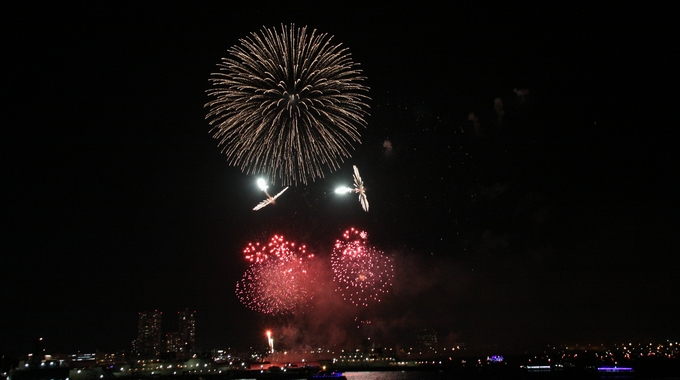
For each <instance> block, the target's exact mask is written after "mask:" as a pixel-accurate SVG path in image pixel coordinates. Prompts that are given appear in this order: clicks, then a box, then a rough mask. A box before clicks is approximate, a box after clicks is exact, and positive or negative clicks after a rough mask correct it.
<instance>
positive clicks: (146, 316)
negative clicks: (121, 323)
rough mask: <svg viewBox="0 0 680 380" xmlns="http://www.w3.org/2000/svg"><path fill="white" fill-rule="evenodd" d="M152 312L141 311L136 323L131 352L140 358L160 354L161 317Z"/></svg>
mask: <svg viewBox="0 0 680 380" xmlns="http://www.w3.org/2000/svg"><path fill="white" fill-rule="evenodd" d="M162 314H163V313H160V312H158V310H154V311H142V312H140V313H139V320H138V321H137V339H135V341H134V342H133V351H134V353H135V354H137V355H140V356H156V355H159V354H160V352H161V343H162V340H161V315H162Z"/></svg>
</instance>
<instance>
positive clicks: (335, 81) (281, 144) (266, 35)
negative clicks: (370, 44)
mask: <svg viewBox="0 0 680 380" xmlns="http://www.w3.org/2000/svg"><path fill="white" fill-rule="evenodd" d="M332 39H333V37H332V36H329V35H327V34H321V33H317V31H316V30H313V31H311V33H310V32H308V31H307V28H306V27H303V28H297V27H296V26H295V25H294V24H293V25H290V26H288V25H282V27H281V30H280V31H278V30H275V29H267V28H263V29H262V30H261V31H260V33H259V34H258V33H251V35H250V36H249V37H246V38H244V39H241V40H240V44H239V45H236V46H233V47H232V48H231V49H230V50H229V53H230V57H229V58H222V62H221V63H220V64H218V67H219V69H220V70H219V72H217V73H213V74H212V77H211V79H210V81H211V82H212V84H213V88H211V89H209V90H208V91H207V92H208V95H209V96H210V97H213V98H214V99H213V100H211V101H210V102H208V103H207V104H206V107H208V108H209V112H208V114H207V116H206V118H207V119H209V120H210V125H211V126H212V127H213V128H212V132H213V133H214V134H213V136H214V137H215V138H216V139H218V140H219V144H220V145H221V146H222V147H223V149H222V152H223V153H224V154H226V156H227V157H228V159H229V163H230V164H231V165H234V166H238V167H240V168H241V170H243V171H245V172H247V173H263V174H264V175H266V176H268V177H269V178H270V179H271V180H272V181H274V180H275V178H281V179H282V180H283V184H284V185H289V184H296V183H307V181H308V180H314V179H316V178H321V177H323V176H324V171H326V170H328V171H335V170H337V169H338V168H339V163H340V162H342V161H343V159H344V158H346V157H350V150H352V149H353V146H352V145H353V144H354V143H358V142H360V135H359V128H360V127H362V128H364V127H366V120H365V118H366V117H367V116H368V111H367V109H368V105H367V104H366V101H367V100H368V99H369V98H368V96H367V95H366V94H367V92H368V87H367V86H365V85H363V84H362V82H363V80H364V79H365V78H364V77H363V76H362V75H361V70H360V69H358V68H357V66H358V64H357V63H354V62H353V60H352V58H351V55H350V54H349V52H348V50H347V48H345V47H342V46H341V44H334V43H332Z"/></svg>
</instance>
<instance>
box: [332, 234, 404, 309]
mask: <svg viewBox="0 0 680 380" xmlns="http://www.w3.org/2000/svg"><path fill="white" fill-rule="evenodd" d="M367 238H368V234H367V233H366V232H365V231H360V230H357V229H354V228H351V229H349V230H347V231H345V233H344V234H343V235H342V239H338V240H337V241H336V242H335V247H334V248H333V253H332V254H331V266H332V269H333V280H334V281H335V282H336V283H337V286H336V291H337V292H339V293H340V294H342V297H343V298H344V299H345V300H347V301H349V302H351V303H352V304H354V305H356V306H369V305H370V304H371V303H374V302H380V299H381V297H382V296H383V295H384V294H386V293H388V292H389V291H390V289H391V287H392V280H393V279H394V266H393V264H392V260H391V259H390V258H389V257H388V256H387V255H385V253H384V252H382V251H380V250H378V249H376V248H374V247H371V246H369V245H367Z"/></svg>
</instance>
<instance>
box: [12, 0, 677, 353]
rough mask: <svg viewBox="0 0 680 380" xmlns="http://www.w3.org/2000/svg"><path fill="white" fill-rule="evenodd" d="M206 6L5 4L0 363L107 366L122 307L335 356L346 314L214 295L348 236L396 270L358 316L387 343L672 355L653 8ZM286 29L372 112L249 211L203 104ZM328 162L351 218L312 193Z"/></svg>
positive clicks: (664, 15)
mask: <svg viewBox="0 0 680 380" xmlns="http://www.w3.org/2000/svg"><path fill="white" fill-rule="evenodd" d="M230 3H231V2H222V3H204V5H202V6H194V5H168V4H166V3H165V2H148V3H141V4H140V3H137V2H130V3H127V2H124V3H120V2H105V3H104V4H103V5H102V4H97V5H94V4H88V5H85V6H67V7H66V6H65V7H61V6H55V5H51V6H48V7H45V5H44V4H42V5H39V6H38V5H37V4H35V5H34V6H30V5H26V6H20V7H19V6H10V7H8V6H3V7H4V9H3V11H2V12H1V13H2V14H3V16H2V19H3V20H2V25H3V35H4V36H3V39H4V40H5V41H4V42H3V59H2V67H3V85H2V88H3V93H4V96H3V99H4V100H3V105H2V108H3V114H2V119H3V121H2V140H1V142H2V151H1V154H2V168H3V175H2V177H3V181H2V183H3V189H4V190H3V194H4V195H3V197H2V198H3V200H2V202H3V212H2V215H3V219H4V221H5V222H4V224H3V225H4V226H5V227H4V228H3V232H2V257H1V259H0V268H2V269H1V275H0V285H1V287H0V296H1V298H0V300H1V303H2V309H1V310H2V312H1V313H0V352H16V353H25V352H27V350H28V349H29V348H30V347H31V342H32V341H34V340H35V339H37V338H38V337H43V338H44V339H45V341H46V347H47V348H48V349H50V350H51V351H53V352H71V351H76V350H81V351H92V350H95V349H99V350H105V351H114V350H119V349H127V348H128V346H129V343H130V341H132V340H133V339H134V338H135V334H136V317H137V312H139V311H143V310H153V309H158V310H160V311H163V312H164V314H165V315H169V316H170V317H167V322H168V324H169V326H167V330H169V329H172V318H171V317H172V316H173V315H174V314H175V313H176V312H177V311H179V310H183V309H184V308H186V307H188V308H191V309H194V310H197V312H198V314H197V315H198V316H197V326H198V327H197V335H198V343H199V346H201V347H203V348H215V347H225V346H236V345H246V344H253V343H258V344H260V343H263V342H264V338H263V335H262V334H263V333H262V331H263V330H264V328H265V327H271V326H274V328H279V330H281V331H284V330H285V331H287V333H288V334H297V335H298V336H312V337H311V338H309V339H307V338H298V341H303V343H304V342H307V343H308V342H313V343H316V342H317V341H319V340H321V341H333V342H339V343H343V342H348V341H350V340H351V339H350V337H343V336H338V335H342V331H343V328H344V326H345V325H348V326H349V325H352V323H351V320H352V317H353V314H357V311H356V309H353V308H352V307H350V306H347V307H346V308H345V309H343V310H344V311H343V312H341V313H339V314H338V313H329V310H339V309H342V307H339V306H338V305H335V304H331V303H332V301H331V300H332V298H333V294H331V295H329V296H328V299H326V300H324V301H323V302H322V301H320V302H319V304H318V305H317V306H316V308H315V310H314V311H309V312H308V313H307V314H306V315H305V317H299V318H297V319H296V318H290V317H288V318H269V317H267V316H263V315H260V314H258V313H255V312H253V311H250V310H248V309H247V308H246V307H244V306H243V305H241V304H240V303H239V301H238V299H237V298H236V297H235V295H234V286H235V283H236V281H237V280H239V279H240V278H241V276H242V274H243V272H244V270H245V269H246V262H245V260H244V259H243V257H242V254H241V251H242V249H243V248H244V247H245V245H246V244H247V243H248V242H250V241H256V240H257V239H262V237H263V236H269V235H270V234H272V233H277V232H278V233H284V234H285V235H286V237H288V238H289V239H290V240H295V241H298V242H301V243H305V244H307V245H308V246H309V247H310V250H312V251H314V252H315V253H316V254H317V257H318V258H319V259H320V261H322V260H327V259H328V257H329V255H330V250H331V248H332V245H333V242H334V241H335V239H337V238H339V237H340V235H341V233H342V231H344V230H345V229H347V228H349V227H352V226H354V227H358V228H362V229H365V230H367V231H368V232H369V239H370V241H371V243H372V244H373V245H375V246H377V247H379V248H380V249H382V250H383V251H385V252H386V253H387V254H389V255H390V256H391V257H393V258H394V261H395V266H396V277H395V283H394V292H393V293H392V295H391V296H389V297H387V298H386V299H385V302H384V303H383V304H382V305H381V307H380V308H375V309H373V310H371V311H362V312H360V313H359V314H362V313H363V314H362V315H361V317H362V318H364V317H365V318H369V319H372V320H373V321H374V326H375V327H373V329H374V330H373V331H372V333H373V334H375V336H376V337H377V338H378V339H382V340H383V341H384V342H386V343H391V342H392V341H394V340H400V339H401V340H405V339H407V337H408V335H409V333H410V332H412V331H413V330H414V329H418V328H434V329H436V330H437V331H438V332H439V334H440V339H442V340H443V341H446V342H454V341H455V342H466V343H468V344H500V345H504V346H513V347H520V346H522V347H523V346H525V345H530V344H536V343H541V342H558V343H559V342H600V341H605V342H606V341H613V342H618V341H622V340H626V341H628V340H639V339H642V340H645V341H646V340H650V339H652V340H660V339H667V338H673V339H678V331H680V330H678V327H677V321H678V320H680V298H679V297H678V295H677V288H678V281H677V278H678V274H679V273H680V260H679V259H678V246H680V239H678V236H679V235H678V227H680V222H678V217H677V215H678V213H677V211H678V201H677V190H676V189H675V186H673V185H674V183H676V182H677V177H678V176H677V174H678V170H677V165H678V160H677V154H676V151H677V140H678V137H679V136H678V129H677V126H678V121H679V120H678V116H677V115H678V112H677V109H678V101H679V100H680V99H679V98H678V92H677V91H678V90H677V89H678V84H680V83H679V79H678V78H680V75H679V74H680V73H679V72H678V66H677V64H674V63H673V62H672V61H671V57H673V56H676V55H678V53H680V52H678V44H677V39H676V38H674V37H673V35H674V34H675V33H676V31H675V29H676V27H675V26H674V23H673V22H672V20H671V18H672V16H671V15H673V14H677V11H678V9H677V8H676V9H672V8H670V7H669V8H663V7H661V6H659V5H654V4H645V6H644V7H643V6H642V5H636V6H630V5H619V6H617V7H616V8H613V9H612V8H605V7H597V6H592V5H591V6H586V7H580V6H576V5H564V6H554V5H551V6H549V7H548V6H545V7H541V8H530V7H524V6H521V5H516V4H514V3H513V4H512V5H510V6H507V7H501V8H498V7H482V6H479V5H476V3H475V5H460V6H459V5H455V6H451V5H449V6H447V7H443V6H427V5H425V3H423V2H410V3H408V4H407V5H402V6H395V5H394V4H391V5H389V6H384V7H370V8H369V7H366V6H363V7H354V6H350V5H349V4H342V5H338V6H325V5H314V6H311V7H310V6H309V5H304V6H303V5H302V4H299V3H296V2H275V3H272V4H271V5H261V6H260V5H257V6H234V5H232V4H230ZM291 22H294V23H296V24H297V25H298V26H304V25H307V26H308V27H309V28H316V29H318V30H319V31H320V32H326V33H329V34H332V35H334V36H335V37H334V41H336V42H341V43H343V45H345V46H347V47H348V48H349V49H350V52H351V53H352V57H353V59H354V60H355V61H356V62H359V63H360V64H361V68H362V69H363V70H364V74H365V76H366V77H367V78H368V79H367V81H366V84H367V85H368V86H370V88H371V89H370V93H369V95H370V96H371V100H370V102H369V105H370V107H371V109H370V112H371V116H370V117H369V118H368V128H367V129H365V130H363V131H362V144H361V145H359V146H357V149H356V150H355V151H354V153H353V156H352V157H351V158H350V159H348V160H347V161H346V162H345V163H343V164H342V168H341V170H340V171H338V172H335V173H331V174H329V175H327V177H326V178H325V179H322V180H317V181H315V182H313V183H310V184H309V185H307V186H297V187H293V188H291V189H289V190H288V191H287V192H286V193H285V194H284V195H283V196H282V197H281V198H280V201H279V202H278V203H277V205H275V206H274V207H267V208H265V209H263V210H261V211H258V212H253V211H251V209H252V207H253V206H254V205H255V204H257V202H259V201H260V200H261V198H262V193H261V192H259V191H258V190H257V188H256V186H255V178H256V177H255V176H253V175H246V174H243V173H242V172H241V171H240V170H239V169H238V168H234V167H230V166H229V165H228V164H227V160H226V157H225V156H224V155H221V154H220V149H219V148H218V146H217V141H216V140H214V139H213V138H212V137H211V135H210V134H209V129H210V128H209V126H208V123H207V121H206V120H205V114H206V109H205V108H204V104H205V103H206V102H207V101H208V98H207V95H206V94H205V91H206V90H207V89H208V88H209V82H208V78H209V76H210V73H211V72H214V71H215V70H216V64H217V63H218V62H219V60H220V58H221V57H224V56H226V55H227V50H228V49H229V47H231V46H233V45H235V44H237V43H238V39H239V38H243V37H245V36H247V35H248V34H249V33H250V32H255V31H258V30H260V29H261V28H262V27H263V26H266V27H277V28H279V27H280V25H281V23H291ZM676 37H677V34H676ZM514 88H525V89H529V94H528V95H527V96H526V97H525V98H524V99H521V98H520V97H518V96H517V95H516V94H515V93H514V92H513V89H514ZM496 98H500V99H502V101H503V104H504V109H505V115H504V116H503V118H499V117H498V115H497V113H496V111H495V110H494V99H496ZM471 112H472V113H474V114H475V115H476V116H477V117H478V118H479V123H480V127H479V129H478V130H477V131H476V130H475V128H474V126H473V122H472V121H469V120H468V115H469V114H470V113H471ZM386 140H389V141H390V142H391V144H392V147H393V149H392V151H391V152H389V154H388V152H386V150H385V148H384V147H383V144H384V142H385V141H386ZM352 165H357V166H358V167H359V168H360V169H361V173H362V176H363V178H364V181H365V182H366V184H367V186H368V188H369V193H368V196H369V201H370V203H371V211H370V212H369V213H364V212H363V211H362V210H361V208H360V206H359V203H358V202H356V200H355V199H350V198H338V197H337V196H336V195H335V194H332V190H333V189H334V187H335V186H336V184H337V183H339V182H349V180H350V179H351V166H352ZM277 189H278V188H277ZM324 302H326V304H324ZM348 320H350V323H347V321H348ZM284 326H285V327H286V329H284V328H283V327H284ZM350 328H351V326H350ZM325 331H329V336H328V337H326V336H325V335H324V332H325ZM330 332H333V334H334V335H333V336H332V337H331V336H330V334H331V333H330ZM326 338H327V340H326Z"/></svg>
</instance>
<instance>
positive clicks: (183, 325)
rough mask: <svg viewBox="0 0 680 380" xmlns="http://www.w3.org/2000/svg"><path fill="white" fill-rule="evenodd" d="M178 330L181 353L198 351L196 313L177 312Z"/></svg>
mask: <svg viewBox="0 0 680 380" xmlns="http://www.w3.org/2000/svg"><path fill="white" fill-rule="evenodd" d="M177 329H178V330H179V331H178V332H179V336H180V339H181V346H182V347H180V352H186V353H188V352H194V351H196V311H195V310H194V311H191V310H189V309H184V311H179V312H177Z"/></svg>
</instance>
